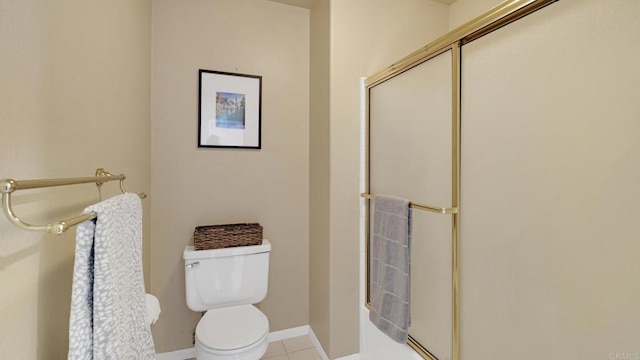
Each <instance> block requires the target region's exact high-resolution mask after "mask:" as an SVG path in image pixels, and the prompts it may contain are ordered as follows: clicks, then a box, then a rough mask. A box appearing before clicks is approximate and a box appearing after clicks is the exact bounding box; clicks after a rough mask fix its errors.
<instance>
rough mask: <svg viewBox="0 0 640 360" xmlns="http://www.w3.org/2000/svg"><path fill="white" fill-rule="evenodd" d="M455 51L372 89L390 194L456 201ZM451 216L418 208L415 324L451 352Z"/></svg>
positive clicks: (373, 163)
mask: <svg viewBox="0 0 640 360" xmlns="http://www.w3.org/2000/svg"><path fill="white" fill-rule="evenodd" d="M451 76H452V75H451V52H450V51H449V52H446V53H444V54H441V55H439V56H437V57H435V58H433V59H431V60H429V61H427V62H425V63H423V64H421V65H418V66H416V67H414V68H412V69H410V70H408V71H406V72H404V73H403V74H401V75H398V76H396V77H394V78H392V79H390V80H387V81H386V82H384V83H382V84H380V85H377V86H375V87H373V88H371V89H370V94H369V95H370V97H369V102H370V107H369V121H370V123H369V134H370V140H369V141H370V142H369V149H370V153H369V156H370V157H369V167H370V177H369V185H370V192H371V193H372V194H385V195H392V196H397V197H402V198H406V199H409V200H411V201H413V202H416V203H422V204H427V205H434V206H438V207H450V206H451V116H452V115H451V104H452V103H451ZM451 221H452V220H451V216H449V215H440V214H435V213H430V212H425V211H421V210H413V242H412V258H411V273H412V280H411V281H412V284H411V285H412V290H411V295H412V296H411V328H410V329H409V333H410V335H411V336H412V337H414V338H415V339H416V340H417V341H418V342H420V343H421V344H422V345H423V346H424V347H426V348H427V349H428V350H429V351H430V352H431V353H433V354H434V355H436V356H437V357H438V358H439V359H441V360H446V359H450V358H451V321H452V320H451Z"/></svg>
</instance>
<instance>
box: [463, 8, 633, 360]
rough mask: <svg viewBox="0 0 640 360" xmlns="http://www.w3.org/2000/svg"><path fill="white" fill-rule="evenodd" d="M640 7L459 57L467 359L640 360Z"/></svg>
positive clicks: (512, 33) (531, 26)
mask: <svg viewBox="0 0 640 360" xmlns="http://www.w3.org/2000/svg"><path fill="white" fill-rule="evenodd" d="M638 14H640V1H635V0H626V1H625V0H620V1H601V0H563V1H560V2H558V3H556V4H553V5H551V6H548V7H546V8H544V9H542V10H540V11H537V12H536V13H534V14H532V15H529V16H527V17H526V18H524V19H522V20H519V21H517V22H515V23H513V24H511V25H508V26H506V27H504V28H501V29H500V30H498V31H495V32H493V33H491V34H489V35H487V36H485V37H483V38H481V39H479V40H476V41H474V42H472V43H470V44H467V45H464V46H463V47H462V113H461V116H462V172H461V174H462V179H461V181H462V184H461V186H462V193H461V194H462V197H461V204H460V206H461V209H462V210H461V211H462V212H461V226H460V228H461V236H460V241H461V252H460V256H461V280H460V281H461V293H462V295H461V316H462V317H461V331H462V333H461V339H462V341H461V358H462V359H474V360H496V359H521V360H538V359H594V360H596V359H625V358H628V359H629V358H630V359H633V358H634V357H640V355H639V354H640V341H639V339H640V338H639V336H638V334H639V324H640V301H639V300H640V280H639V279H640V261H639V257H640V206H639V205H638V204H640V101H639V100H638V94H639V90H640V87H639V86H640V85H639V84H640V66H639V65H638V64H640V42H639V41H638V38H640V22H639V21H638Z"/></svg>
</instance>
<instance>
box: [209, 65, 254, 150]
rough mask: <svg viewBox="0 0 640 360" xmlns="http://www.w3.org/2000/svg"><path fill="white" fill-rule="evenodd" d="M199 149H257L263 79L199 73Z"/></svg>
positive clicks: (211, 72) (252, 76)
mask: <svg viewBox="0 0 640 360" xmlns="http://www.w3.org/2000/svg"><path fill="white" fill-rule="evenodd" d="M199 80H200V81H199V83H200V91H199V97H200V99H199V103H198V106H199V108H198V147H206V148H248V149H260V146H261V142H260V137H261V112H262V76H256V75H246V74H234V73H227V72H220V71H211V70H202V69H201V70H200V79H199Z"/></svg>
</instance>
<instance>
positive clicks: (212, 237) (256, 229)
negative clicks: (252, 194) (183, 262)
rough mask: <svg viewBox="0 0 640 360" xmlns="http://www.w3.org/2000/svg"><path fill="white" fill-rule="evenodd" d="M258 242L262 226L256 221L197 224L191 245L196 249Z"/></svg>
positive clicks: (260, 242) (257, 243) (246, 244)
mask: <svg viewBox="0 0 640 360" xmlns="http://www.w3.org/2000/svg"><path fill="white" fill-rule="evenodd" d="M260 244H262V226H261V225H260V224H258V223H251V224H226V225H207V226H198V227H196V230H195V231H194V232H193V246H194V247H195V248H196V250H210V249H220V248H227V247H235V246H249V245H260Z"/></svg>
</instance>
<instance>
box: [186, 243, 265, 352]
mask: <svg viewBox="0 0 640 360" xmlns="http://www.w3.org/2000/svg"><path fill="white" fill-rule="evenodd" d="M270 252H271V243H269V241H268V240H263V241H262V244H261V245H254V246H240V247H231V248H223V249H213V250H199V251H196V250H195V249H194V247H193V246H187V247H186V248H185V249H184V253H183V258H184V262H185V273H184V276H185V290H186V297H187V306H188V307H189V309H191V310H193V311H198V312H202V311H206V313H205V314H204V316H203V317H202V319H200V322H199V323H198V326H197V327H196V335H195V338H196V359H198V360H258V359H260V357H262V355H264V353H265V352H266V351H267V347H268V345H269V341H268V335H269V320H268V319H267V317H266V316H265V315H264V314H263V313H262V312H261V311H260V310H259V309H258V308H256V307H255V306H253V305H252V304H256V303H259V302H260V301H262V300H263V299H264V297H265V296H266V295H267V287H268V278H269V253H270Z"/></svg>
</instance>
